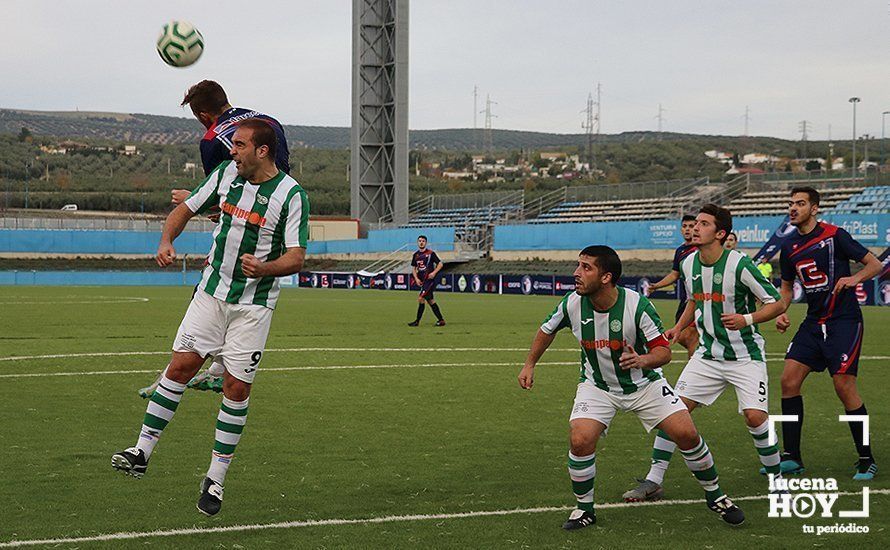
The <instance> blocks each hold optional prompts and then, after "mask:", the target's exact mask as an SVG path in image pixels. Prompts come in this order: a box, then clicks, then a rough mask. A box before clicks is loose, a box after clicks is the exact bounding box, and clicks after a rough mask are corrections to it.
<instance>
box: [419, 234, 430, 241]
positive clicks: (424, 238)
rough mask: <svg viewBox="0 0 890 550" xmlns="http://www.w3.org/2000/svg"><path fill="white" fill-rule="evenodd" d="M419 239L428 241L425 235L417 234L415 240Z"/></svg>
mask: <svg viewBox="0 0 890 550" xmlns="http://www.w3.org/2000/svg"><path fill="white" fill-rule="evenodd" d="M420 239H423V240H425V241H429V239H427V238H426V235H418V236H417V240H418V241H419V240H420Z"/></svg>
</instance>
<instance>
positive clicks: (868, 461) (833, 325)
mask: <svg viewBox="0 0 890 550" xmlns="http://www.w3.org/2000/svg"><path fill="white" fill-rule="evenodd" d="M818 212H819V193H818V192H817V191H816V190H815V189H813V188H811V187H796V188H794V189H792V190H791V200H790V201H789V202H788V215H789V217H790V219H791V225H793V226H795V227H796V228H797V232H795V233H792V234H791V235H789V236H788V238H787V239H786V240H785V241H784V242H783V243H782V257H781V260H780V262H779V263H780V265H781V269H782V289H781V293H782V299H783V300H785V302H786V304H790V303H791V296H792V292H793V284H794V279H795V278H796V279H798V280H799V281H800V284H801V286H802V287H803V291H804V294H805V296H806V300H807V316H806V318H805V319H804V321H803V323H801V325H800V328H799V329H798V330H797V334H795V335H794V339H792V341H791V345H789V346H788V351H787V353H786V354H785V368H784V370H783V371H782V414H784V415H797V417H798V421H797V422H784V423H783V424H782V443H783V447H784V452H783V453H782V463H781V468H782V472H783V473H800V472H803V470H804V467H803V460H802V459H801V453H800V433H801V428H802V426H803V397H802V396H801V395H800V389H801V386H802V385H803V381H804V379H806V377H807V375H809V374H810V372H822V371H824V370H828V372H829V374H831V377H832V380H833V381H834V389H835V391H836V392H837V396H838V397H839V398H840V400H841V402H842V403H843V404H844V410H845V411H846V414H847V415H850V416H867V415H868V412H867V411H866V409H865V404H864V403H863V402H862V398H861V397H860V396H859V390H858V388H857V387H856V373H857V369H858V365H859V352H860V350H861V349H862V334H863V323H862V311H861V310H860V309H859V301H858V300H857V298H856V287H857V285H859V284H860V283H862V282H863V281H867V280H869V279H871V278H872V277H874V276H875V275H877V274H878V273H880V271H881V262H880V261H878V259H877V258H876V257H875V255H874V254H872V253H871V252H869V251H868V250H867V249H866V248H865V247H864V246H862V245H861V244H859V243H858V242H856V241H855V240H853V238H852V237H851V236H850V234H849V233H847V232H846V231H844V230H843V229H842V228H840V227H837V226H835V225H831V224H829V223H825V222H819V221H817V220H816V215H817V214H818ZM850 260H853V261H856V262H859V263H861V264H863V265H864V267H863V268H862V269H861V270H860V271H859V272H858V273H857V274H856V275H850ZM789 326H791V321H790V320H789V319H788V315H787V314H783V315H780V316H779V317H778V318H777V319H776V328H777V329H778V330H779V332H785V331H786V330H787V329H788V327H789ZM849 424H850V432H851V433H852V434H853V442H854V443H855V444H856V451H857V452H858V453H859V462H858V463H857V466H856V473H855V475H854V476H853V479H855V480H863V481H867V480H870V479H872V478H874V475H875V472H877V466H876V465H875V459H874V456H873V455H872V452H871V446H870V445H865V444H864V442H863V431H864V426H865V424H863V423H862V422H850V423H849ZM761 473H763V471H761Z"/></svg>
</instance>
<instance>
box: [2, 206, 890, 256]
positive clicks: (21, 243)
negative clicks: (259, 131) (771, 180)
mask: <svg viewBox="0 0 890 550" xmlns="http://www.w3.org/2000/svg"><path fill="white" fill-rule="evenodd" d="M782 219H783V217H782V216H755V217H744V218H736V219H735V220H734V225H735V231H736V233H738V235H739V241H740V243H741V246H742V247H744V248H759V247H760V246H761V245H762V244H764V243H765V242H766V241H767V240H768V239H769V237H770V235H772V233H773V231H774V230H775V229H776V227H778V226H779V224H780V223H782ZM824 219H825V220H826V221H828V222H831V223H834V224H837V225H839V226H841V227H843V228H844V229H846V230H847V231H849V232H850V234H851V235H852V236H853V238H855V239H856V240H858V241H859V242H861V243H862V244H864V245H865V246H874V247H886V246H890V214H862V215H855V214H846V215H837V216H825V217H824ZM420 234H424V235H426V236H427V237H428V239H429V242H430V246H431V247H432V248H434V249H439V250H448V249H451V247H452V245H453V243H454V228H453V227H427V228H410V229H405V228H399V229H379V230H371V231H369V232H368V238H367V239H355V240H348V241H312V242H310V243H309V250H308V253H309V254H363V253H375V252H392V251H393V250H396V249H398V248H401V247H402V246H404V245H406V244H407V245H412V246H413V244H414V243H415V242H416V239H417V236H418V235H420ZM159 240H160V233H159V232H152V231H90V230H51V229H0V252H20V253H27V252H36V253H49V254H147V255H151V254H154V253H155V252H156V251H157V247H158V241H159ZM681 241H682V239H681V237H680V222H679V221H674V220H650V221H628V222H597V223H590V222H587V223H551V224H526V225H500V226H496V227H495V230H494V249H495V250H500V251H505V250H580V249H581V248H583V247H584V246H587V245H588V244H603V243H604V244H608V245H609V246H611V247H612V248H615V249H616V250H630V249H637V250H640V249H642V250H646V249H672V248H674V247H676V246H678V245H679V244H680V243H681ZM210 244H211V236H210V233H195V232H185V233H183V234H182V235H180V236H179V238H178V239H176V251H177V252H178V253H179V254H200V255H204V254H207V252H208V251H209V250H210Z"/></svg>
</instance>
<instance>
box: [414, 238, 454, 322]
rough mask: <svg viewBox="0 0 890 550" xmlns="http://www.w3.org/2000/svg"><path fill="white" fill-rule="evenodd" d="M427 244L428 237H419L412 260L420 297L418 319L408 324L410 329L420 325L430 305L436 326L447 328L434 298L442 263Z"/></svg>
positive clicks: (418, 298)
mask: <svg viewBox="0 0 890 550" xmlns="http://www.w3.org/2000/svg"><path fill="white" fill-rule="evenodd" d="M426 244H427V240H426V236H424V235H421V236H419V237H417V251H416V252H415V253H414V256H413V257H412V258H411V266H412V267H413V268H414V280H415V281H416V282H417V285H418V286H419V287H420V295H419V296H418V297H417V319H415V320H413V321H411V322H410V323H408V326H409V327H416V326H417V325H419V324H420V318H421V317H423V310H424V308H425V307H426V304H429V305H430V309H432V310H433V313H435V314H436V319H438V321H436V326H437V327H443V326H445V319H443V318H442V312H441V311H439V304H437V303H436V300H435V299H434V298H433V292H434V291H435V290H436V275H438V274H439V271H440V270H441V269H442V261H441V260H440V259H439V256H437V255H436V253H435V252H433V251H432V250H430V249H429V248H427V247H426Z"/></svg>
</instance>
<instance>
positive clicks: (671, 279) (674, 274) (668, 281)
mask: <svg viewBox="0 0 890 550" xmlns="http://www.w3.org/2000/svg"><path fill="white" fill-rule="evenodd" d="M679 278H680V272H679V271H677V270H676V269H673V270H671V272H670V273H668V274H667V275H665V276H664V277H663V278H662V279H661V280H660V281H658V282H656V283H652V284H650V285H649V292H652V291H653V290H658V289H659V288H664V287H666V286H668V285H672V284H674V283H676V282H677V280H678V279H679Z"/></svg>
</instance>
